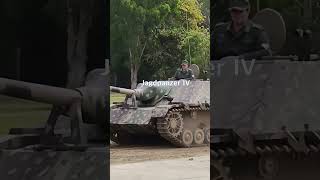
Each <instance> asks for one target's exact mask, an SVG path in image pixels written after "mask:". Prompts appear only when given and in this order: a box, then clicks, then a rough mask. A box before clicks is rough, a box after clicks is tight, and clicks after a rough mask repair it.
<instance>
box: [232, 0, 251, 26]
mask: <svg viewBox="0 0 320 180" xmlns="http://www.w3.org/2000/svg"><path fill="white" fill-rule="evenodd" d="M229 12H230V15H231V19H232V22H233V23H235V25H238V26H242V25H244V24H245V23H247V21H248V19H249V13H250V3H249V0H231V2H230V6H229Z"/></svg>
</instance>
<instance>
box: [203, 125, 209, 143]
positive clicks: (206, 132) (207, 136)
mask: <svg viewBox="0 0 320 180" xmlns="http://www.w3.org/2000/svg"><path fill="white" fill-rule="evenodd" d="M204 143H205V144H210V129H209V128H205V129H204Z"/></svg>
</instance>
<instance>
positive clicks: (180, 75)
mask: <svg viewBox="0 0 320 180" xmlns="http://www.w3.org/2000/svg"><path fill="white" fill-rule="evenodd" d="M174 78H175V79H176V80H180V79H187V80H192V79H193V78H194V75H193V72H192V70H191V69H187V70H185V71H184V70H182V69H181V68H179V69H177V71H176V73H175V75H174Z"/></svg>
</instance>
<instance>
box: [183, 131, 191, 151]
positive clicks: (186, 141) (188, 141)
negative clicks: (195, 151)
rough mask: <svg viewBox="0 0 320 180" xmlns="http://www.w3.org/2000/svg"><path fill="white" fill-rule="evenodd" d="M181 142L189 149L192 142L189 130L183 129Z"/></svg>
mask: <svg viewBox="0 0 320 180" xmlns="http://www.w3.org/2000/svg"><path fill="white" fill-rule="evenodd" d="M181 139H182V142H183V144H184V145H185V146H186V147H189V146H191V144H192V142H193V133H192V131H191V130H189V129H185V130H184V131H183V132H182V137H181Z"/></svg>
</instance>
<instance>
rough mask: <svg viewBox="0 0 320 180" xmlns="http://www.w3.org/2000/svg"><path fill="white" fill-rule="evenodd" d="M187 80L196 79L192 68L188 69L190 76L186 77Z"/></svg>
mask: <svg viewBox="0 0 320 180" xmlns="http://www.w3.org/2000/svg"><path fill="white" fill-rule="evenodd" d="M185 79H186V80H193V79H194V74H193V71H192V70H191V69H189V70H188V77H186V78H185Z"/></svg>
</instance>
